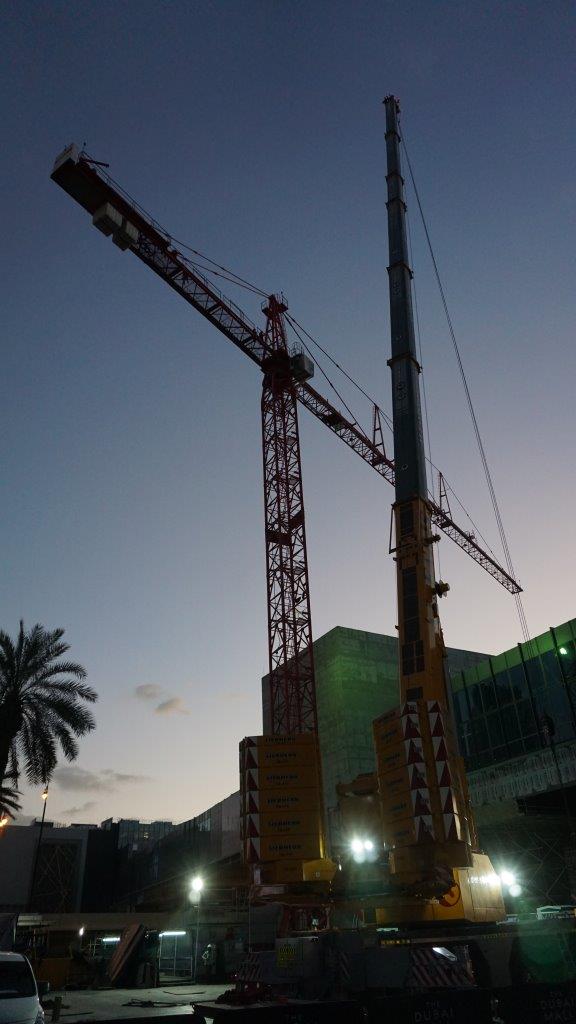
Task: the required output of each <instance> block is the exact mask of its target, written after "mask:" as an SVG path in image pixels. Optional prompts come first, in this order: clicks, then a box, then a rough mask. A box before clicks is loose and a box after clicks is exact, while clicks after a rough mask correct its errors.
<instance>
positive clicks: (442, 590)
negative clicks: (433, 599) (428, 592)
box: [434, 580, 450, 597]
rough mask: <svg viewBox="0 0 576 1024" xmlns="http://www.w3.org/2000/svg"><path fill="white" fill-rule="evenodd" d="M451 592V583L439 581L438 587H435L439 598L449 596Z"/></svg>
mask: <svg viewBox="0 0 576 1024" xmlns="http://www.w3.org/2000/svg"><path fill="white" fill-rule="evenodd" d="M449 590H450V584H449V583H443V582H442V580H438V582H437V583H436V585H435V587H434V593H435V594H437V595H438V597H444V595H445V594H447V593H448V591H449Z"/></svg>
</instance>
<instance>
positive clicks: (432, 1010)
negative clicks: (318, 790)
mask: <svg viewBox="0 0 576 1024" xmlns="http://www.w3.org/2000/svg"><path fill="white" fill-rule="evenodd" d="M575 954H576V930H575V927H574V921H573V920H572V921H570V920H566V921H546V922H544V921H530V922H526V923H520V924H503V925H496V926H494V925H493V926H489V927H486V928H478V927H475V926H472V927H462V928H461V929H455V928H454V927H453V926H452V927H450V928H445V927H438V928H435V929H434V930H431V929H425V930H424V929H422V930H399V929H398V930H394V929H388V930H384V929H378V930H371V929H363V930H359V931H342V932H338V931H326V932H320V933H318V934H316V935H296V936H292V937H290V938H280V939H276V942H275V947H274V948H273V949H270V950H261V951H257V952H253V953H251V954H249V955H248V957H247V959H246V960H245V962H244V963H243V964H242V966H241V968H240V970H239V972H238V975H237V980H236V985H235V988H234V989H231V990H230V991H229V992H226V993H225V994H224V995H223V996H221V997H220V998H219V1000H218V1001H217V1002H214V1003H202V1004H196V1005H195V1006H194V1017H195V1019H196V1018H197V1019H198V1020H199V1021H202V1022H204V1021H211V1020H213V1021H214V1022H217V1021H221V1020H224V1021H226V1020H231V1021H239V1022H240V1021H254V1022H257V1021H260V1020H262V1021H267V1020H270V1021H285V1022H290V1024H305V1022H309V1024H322V1022H324V1021H326V1022H330V1024H340V1022H343V1024H344V1022H346V1024H355V1022H357V1021H358V1022H361V1021H362V1022H386V1024H443V1022H445V1024H552V1022H562V1024H573V1022H575V1024H576V982H575V981H574V980H572V979H573V978H574V974H575V971H574V957H575Z"/></svg>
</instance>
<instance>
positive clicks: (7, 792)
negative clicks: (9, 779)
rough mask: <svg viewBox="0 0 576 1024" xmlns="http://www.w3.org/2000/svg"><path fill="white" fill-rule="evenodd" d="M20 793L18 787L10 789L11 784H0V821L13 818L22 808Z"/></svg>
mask: <svg viewBox="0 0 576 1024" xmlns="http://www.w3.org/2000/svg"><path fill="white" fill-rule="evenodd" d="M19 796H20V793H19V792H18V790H17V789H10V787H9V786H0V821H2V820H3V819H6V818H13V817H14V815H15V814H16V813H17V811H19V810H20V809H21V804H20V802H19V800H18V797H19Z"/></svg>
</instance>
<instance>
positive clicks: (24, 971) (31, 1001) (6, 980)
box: [0, 953, 45, 1024]
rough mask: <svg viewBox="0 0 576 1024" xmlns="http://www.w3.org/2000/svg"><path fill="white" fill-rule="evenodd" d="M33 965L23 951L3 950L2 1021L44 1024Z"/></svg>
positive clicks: (0, 974)
mask: <svg viewBox="0 0 576 1024" xmlns="http://www.w3.org/2000/svg"><path fill="white" fill-rule="evenodd" d="M44 1021H45V1017H44V1010H43V1009H42V1007H41V1006H40V1000H39V998H38V987H37V985H36V979H35V977H34V974H33V973H32V968H31V967H30V964H29V962H28V960H27V959H26V957H25V956H22V954H21V953H0V1024H44Z"/></svg>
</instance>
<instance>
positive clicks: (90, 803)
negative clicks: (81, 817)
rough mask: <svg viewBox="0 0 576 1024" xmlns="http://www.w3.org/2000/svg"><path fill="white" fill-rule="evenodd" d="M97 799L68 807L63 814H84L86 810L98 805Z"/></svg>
mask: <svg viewBox="0 0 576 1024" xmlns="http://www.w3.org/2000/svg"><path fill="white" fill-rule="evenodd" d="M96 803H97V801H96V800H87V801H86V803H85V804H80V806H79V807H67V808H66V810H65V811H61V812H60V813H61V814H65V815H66V817H67V818H75V817H76V815H77V814H84V812H85V811H91V810H92V808H93V807H96Z"/></svg>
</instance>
